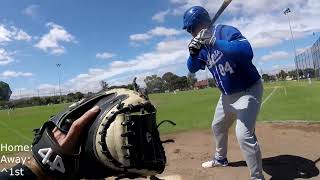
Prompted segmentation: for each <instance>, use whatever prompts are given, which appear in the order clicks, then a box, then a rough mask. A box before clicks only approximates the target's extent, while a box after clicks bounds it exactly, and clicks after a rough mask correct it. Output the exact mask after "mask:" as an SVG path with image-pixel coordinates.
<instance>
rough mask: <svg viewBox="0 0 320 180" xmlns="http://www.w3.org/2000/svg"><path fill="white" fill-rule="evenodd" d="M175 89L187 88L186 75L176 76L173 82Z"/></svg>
mask: <svg viewBox="0 0 320 180" xmlns="http://www.w3.org/2000/svg"><path fill="white" fill-rule="evenodd" d="M174 87H175V89H180V90H184V89H187V88H188V78H187V77H186V76H181V77H178V78H176V81H175V84H174Z"/></svg>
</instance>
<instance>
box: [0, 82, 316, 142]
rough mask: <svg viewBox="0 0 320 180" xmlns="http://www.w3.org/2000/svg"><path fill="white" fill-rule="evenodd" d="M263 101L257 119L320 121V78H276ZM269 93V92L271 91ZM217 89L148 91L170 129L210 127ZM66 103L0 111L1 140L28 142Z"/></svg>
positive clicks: (166, 126) (159, 114)
mask: <svg viewBox="0 0 320 180" xmlns="http://www.w3.org/2000/svg"><path fill="white" fill-rule="evenodd" d="M264 87H265V91H264V97H263V100H264V104H263V107H262V110H261V113H260V115H259V118H258V120H259V121H274V120H275V121H279V120H281V121H288V120H305V121H319V122H320V111H319V105H320V82H314V83H313V84H312V85H309V84H307V83H306V82H277V83H267V84H265V85H264ZM271 93H272V94H271ZM219 95H220V92H219V91H218V89H216V88H208V89H202V90H193V91H182V92H178V93H177V94H173V93H163V94H152V95H150V98H151V100H152V101H153V103H154V104H155V105H156V106H157V109H158V120H164V119H170V120H173V121H175V122H176V123H177V126H175V127H172V126H169V125H163V126H162V127H161V131H162V132H163V133H170V132H176V131H184V130H189V129H195V128H209V127H210V124H211V121H212V118H213V114H214V109H215V106H216V103H217V101H218V98H219ZM65 106H66V104H60V105H52V106H36V107H28V108H22V109H19V108H18V109H16V110H15V111H14V112H10V114H8V111H0V143H9V144H30V143H31V141H32V138H33V134H32V129H34V128H38V127H40V126H41V125H42V123H43V122H44V121H46V120H47V119H48V118H49V117H50V116H51V115H54V114H56V113H57V112H59V111H61V110H62V109H63V108H64V107H65Z"/></svg>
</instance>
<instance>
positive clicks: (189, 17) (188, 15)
mask: <svg viewBox="0 0 320 180" xmlns="http://www.w3.org/2000/svg"><path fill="white" fill-rule="evenodd" d="M210 22H211V19H210V16H209V13H208V11H207V10H205V9H204V8H203V7H201V6H193V7H191V8H190V9H188V10H187V11H186V12H185V13H184V15H183V28H182V29H185V30H187V31H188V32H189V33H191V32H192V29H195V28H196V27H197V26H199V25H200V24H206V23H207V24H210Z"/></svg>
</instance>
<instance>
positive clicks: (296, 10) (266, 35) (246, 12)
mask: <svg viewBox="0 0 320 180" xmlns="http://www.w3.org/2000/svg"><path fill="white" fill-rule="evenodd" d="M170 2H171V3H172V4H173V6H174V8H173V10H172V11H171V12H172V13H170V14H171V15H176V16H180V17H181V21H182V16H181V15H182V14H183V13H184V12H185V10H186V9H188V8H190V7H191V6H194V5H200V6H203V7H205V8H206V9H207V10H208V12H209V14H211V16H212V15H213V14H214V13H215V12H216V11H217V9H218V6H220V4H221V3H222V0H220V1H219V2H215V3H213V2H212V1H211V0H171V1H170ZM287 7H290V9H291V11H292V12H291V13H289V14H288V16H285V15H284V14H283V10H284V9H285V8H287ZM319 8H320V1H318V0H308V1H305V0H282V1H279V2H278V1H277V3H272V2H270V1H269V0H259V1H255V0H250V1H234V2H232V3H231V4H230V5H229V7H228V8H227V9H226V12H224V14H223V15H222V16H223V17H224V18H227V21H226V22H223V23H224V24H229V25H233V26H236V27H237V28H239V30H240V31H241V32H242V33H243V34H244V35H245V36H246V37H247V38H248V39H249V40H250V42H251V43H252V46H253V47H254V48H266V47H272V46H275V45H279V44H281V43H283V42H284V41H287V40H290V39H291V36H290V32H289V25H288V17H290V19H291V24H292V29H293V34H294V38H295V39H299V38H304V37H306V36H307V35H310V34H312V32H319V31H320V24H319V23H315V22H318V17H319V16H320V11H319Z"/></svg>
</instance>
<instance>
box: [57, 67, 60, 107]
mask: <svg viewBox="0 0 320 180" xmlns="http://www.w3.org/2000/svg"><path fill="white" fill-rule="evenodd" d="M56 66H57V68H58V78H59V95H60V103H61V86H60V68H61V64H60V63H58V64H56Z"/></svg>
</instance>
